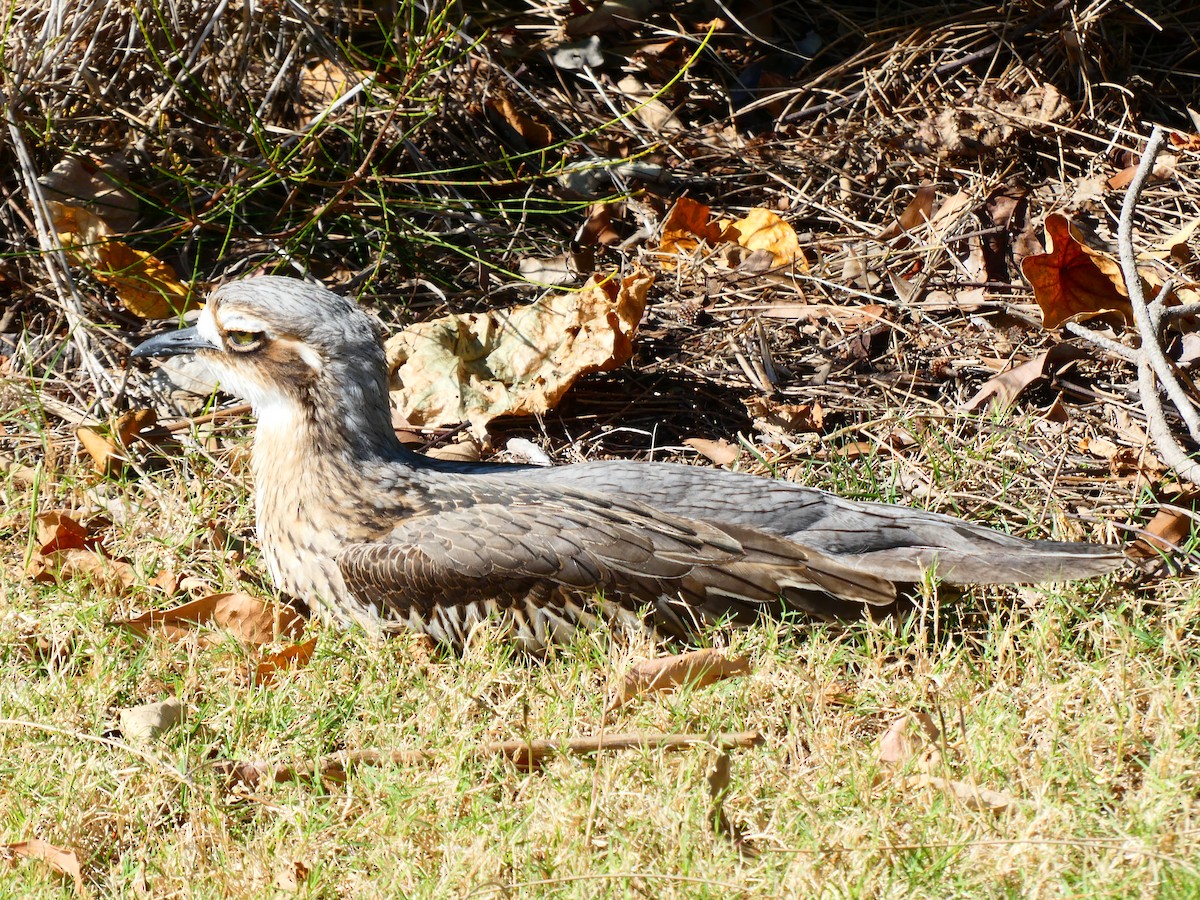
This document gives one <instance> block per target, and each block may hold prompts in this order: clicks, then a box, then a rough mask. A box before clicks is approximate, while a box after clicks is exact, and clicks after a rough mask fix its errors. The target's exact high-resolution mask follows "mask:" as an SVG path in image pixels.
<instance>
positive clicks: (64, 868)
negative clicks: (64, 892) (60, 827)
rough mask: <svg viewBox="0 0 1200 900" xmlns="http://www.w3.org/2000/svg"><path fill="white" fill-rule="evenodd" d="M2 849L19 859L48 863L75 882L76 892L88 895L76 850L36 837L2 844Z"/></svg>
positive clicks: (13, 860) (14, 859)
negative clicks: (65, 848)
mask: <svg viewBox="0 0 1200 900" xmlns="http://www.w3.org/2000/svg"><path fill="white" fill-rule="evenodd" d="M0 849H2V850H3V851H4V852H5V853H8V854H11V855H12V857H13V859H12V860H11V862H16V860H17V859H36V860H40V861H41V862H44V863H46V865H48V866H49V867H50V868H51V869H53V870H54V871H55V872H57V873H58V874H60V875H66V876H67V877H68V878H70V879H71V880H72V882H74V884H75V893H76V894H77V895H79V896H81V897H82V896H86V893H87V892H86V890H85V889H84V886H83V870H82V869H81V868H80V866H79V856H78V855H77V854H76V853H75V851H74V850H64V849H62V848H61V847H56V846H54V845H53V844H51V843H49V842H47V841H42V840H38V839H37V838H34V839H33V840H29V841H17V842H16V843H15V844H0Z"/></svg>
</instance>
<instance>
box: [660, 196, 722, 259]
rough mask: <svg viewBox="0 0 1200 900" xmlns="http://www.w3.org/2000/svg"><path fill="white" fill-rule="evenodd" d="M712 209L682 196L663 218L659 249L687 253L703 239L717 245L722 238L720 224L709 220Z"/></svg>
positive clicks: (664, 251)
mask: <svg viewBox="0 0 1200 900" xmlns="http://www.w3.org/2000/svg"><path fill="white" fill-rule="evenodd" d="M710 212H711V210H710V209H709V207H707V206H705V205H704V204H703V203H698V202H696V201H695V200H693V199H692V198H690V197H680V198H679V199H678V200H676V201H675V205H674V206H672V207H671V211H670V212H669V213H667V217H666V218H665V219H663V225H662V239H661V240H660V241H659V245H658V249H659V250H661V251H662V252H663V253H679V254H687V253H691V252H692V251H693V250H695V249H696V248H697V247H698V246H699V245H700V242H701V241H704V242H705V243H707V244H710V245H715V244H718V243H720V241H721V240H722V237H721V235H722V231H723V229H722V228H721V226H720V225H718V224H717V223H716V222H710V221H709V213H710Z"/></svg>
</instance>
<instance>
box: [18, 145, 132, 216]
mask: <svg viewBox="0 0 1200 900" xmlns="http://www.w3.org/2000/svg"><path fill="white" fill-rule="evenodd" d="M114 163H115V164H114ZM122 169H123V167H122V166H121V165H120V163H119V162H115V159H110V160H103V161H101V160H95V159H88V158H85V157H81V156H65V157H63V158H62V159H60V160H59V161H58V163H57V164H56V165H55V166H54V168H53V169H51V170H50V172H48V173H47V174H45V175H43V176H42V177H41V178H39V179H38V181H40V182H41V183H42V185H43V186H44V187H45V189H46V196H47V198H48V199H50V200H54V201H58V202H60V203H63V204H65V205H67V206H82V207H83V208H84V209H86V210H87V211H88V212H90V213H91V214H92V215H94V216H98V217H100V218H101V219H103V220H104V221H105V222H107V223H108V225H109V227H111V228H112V229H113V231H115V232H116V233H117V234H124V233H125V232H127V231H130V230H132V229H133V226H134V225H136V224H137V217H138V201H137V198H136V197H134V196H133V195H132V194H130V193H129V191H127V190H125V188H123V187H122V186H121V180H122V176H123V172H122Z"/></svg>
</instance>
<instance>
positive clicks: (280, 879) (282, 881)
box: [275, 860, 312, 893]
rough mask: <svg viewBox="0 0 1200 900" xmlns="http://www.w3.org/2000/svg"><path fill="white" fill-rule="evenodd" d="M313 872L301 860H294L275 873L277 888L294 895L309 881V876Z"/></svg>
mask: <svg viewBox="0 0 1200 900" xmlns="http://www.w3.org/2000/svg"><path fill="white" fill-rule="evenodd" d="M311 871H312V870H311V869H310V868H309V867H308V866H306V865H305V864H304V863H302V862H300V861H299V860H293V861H292V862H290V863H285V864H284V866H283V867H282V868H281V869H280V870H279V871H278V872H276V873H275V887H277V888H278V889H279V890H281V891H288V892H289V893H294V892H296V891H298V890H300V888H302V887H303V886H304V883H305V882H306V881H307V880H308V875H309V873H310V872H311Z"/></svg>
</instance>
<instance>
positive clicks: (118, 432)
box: [75, 409, 158, 475]
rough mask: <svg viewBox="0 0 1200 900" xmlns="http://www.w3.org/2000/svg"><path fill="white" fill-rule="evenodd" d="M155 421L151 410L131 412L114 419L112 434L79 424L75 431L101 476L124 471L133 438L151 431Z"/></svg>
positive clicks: (156, 418) (155, 417) (154, 415)
mask: <svg viewBox="0 0 1200 900" xmlns="http://www.w3.org/2000/svg"><path fill="white" fill-rule="evenodd" d="M157 421H158V416H157V415H156V414H155V412H154V410H152V409H134V410H130V411H129V412H127V413H125V414H123V415H122V416H120V417H119V418H118V419H117V421H116V422H115V423H114V425H113V427H112V429H111V433H108V434H106V433H104V431H102V430H101V429H99V428H93V427H92V426H90V425H81V426H80V427H79V428H77V429H75V435H76V437H78V438H79V443H81V444H82V445H83V449H84V450H86V451H87V453H88V456H90V457H91V458H92V463H93V464H94V465H95V467H96V471H97V472H99V473H100V474H101V475H115V474H117V473H119V472H120V471H121V470H122V469H124V468H125V464H126V463H127V462H128V461H129V460H128V457H127V456H126V449H127V448H128V447H129V446H130V444H132V443H133V441H134V438H136V437H137V435H138V433H139V432H141V431H143V430H144V429H146V428H152V427H153V426H154V424H155V423H156V422H157Z"/></svg>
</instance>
